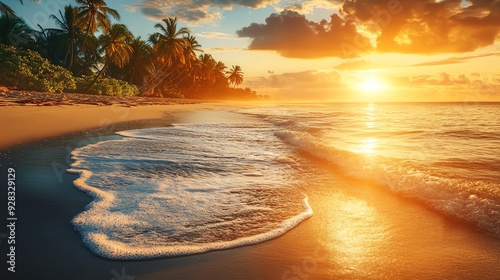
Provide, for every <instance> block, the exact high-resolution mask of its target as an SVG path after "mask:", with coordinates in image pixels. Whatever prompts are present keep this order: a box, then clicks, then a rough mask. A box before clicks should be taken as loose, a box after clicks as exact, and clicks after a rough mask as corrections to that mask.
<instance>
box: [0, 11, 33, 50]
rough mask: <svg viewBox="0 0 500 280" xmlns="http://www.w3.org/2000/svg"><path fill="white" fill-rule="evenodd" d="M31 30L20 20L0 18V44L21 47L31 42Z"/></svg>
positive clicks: (7, 17)
mask: <svg viewBox="0 0 500 280" xmlns="http://www.w3.org/2000/svg"><path fill="white" fill-rule="evenodd" d="M32 33H33V30H31V28H29V26H28V25H27V24H26V23H25V22H24V21H23V20H22V19H20V18H18V17H16V16H14V17H11V16H7V15H3V16H0V43H2V44H4V45H11V46H14V47H22V46H26V45H28V44H29V43H30V42H32V41H33V36H32Z"/></svg>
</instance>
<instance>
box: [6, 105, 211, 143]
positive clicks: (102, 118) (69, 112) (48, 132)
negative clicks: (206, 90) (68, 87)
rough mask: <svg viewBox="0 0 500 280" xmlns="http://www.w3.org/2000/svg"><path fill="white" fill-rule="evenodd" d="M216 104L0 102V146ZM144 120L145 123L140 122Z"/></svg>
mask: <svg viewBox="0 0 500 280" xmlns="http://www.w3.org/2000/svg"><path fill="white" fill-rule="evenodd" d="M213 107H216V103H193V104H173V105H141V106H135V107H123V106H119V105H110V106H93V105H69V106H68V105H65V106H54V107H45V106H42V107H40V106H0V122H1V123H2V124H3V135H2V137H1V139H0V150H5V149H8V148H13V147H15V146H19V145H23V144H27V143H30V142H36V141H40V140H44V139H50V138H53V137H58V136H63V135H71V134H75V135H87V134H88V131H97V132H99V133H101V134H102V133H109V132H110V131H112V132H114V131H116V130H117V129H118V130H119V129H122V128H124V129H125V128H127V127H134V126H141V125H144V126H161V123H162V122H165V121H168V120H169V119H172V118H173V116H174V115H173V113H175V112H181V111H192V110H203V109H211V108H213ZM141 123H142V124H141Z"/></svg>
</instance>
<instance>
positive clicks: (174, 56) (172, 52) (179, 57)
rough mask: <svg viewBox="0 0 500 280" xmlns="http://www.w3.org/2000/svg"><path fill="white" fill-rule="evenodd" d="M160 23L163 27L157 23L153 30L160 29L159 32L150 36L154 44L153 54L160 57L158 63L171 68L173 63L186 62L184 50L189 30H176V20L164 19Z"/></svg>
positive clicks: (182, 28) (183, 28)
mask: <svg viewBox="0 0 500 280" xmlns="http://www.w3.org/2000/svg"><path fill="white" fill-rule="evenodd" d="M162 21H163V22H164V23H165V26H163V25H162V24H160V23H157V24H156V25H155V28H158V29H160V32H156V33H154V34H153V35H152V36H151V37H152V41H154V42H155V44H154V45H153V50H154V52H155V53H156V54H157V55H158V56H159V57H160V61H161V62H162V63H164V64H166V65H167V66H171V65H172V64H173V63H174V62H179V63H180V64H184V63H185V61H186V58H185V56H184V48H185V47H186V45H187V44H188V43H189V42H188V40H187V39H186V38H187V37H188V36H189V33H190V31H189V29H187V28H186V27H181V28H180V29H177V18H165V19H163V20H162Z"/></svg>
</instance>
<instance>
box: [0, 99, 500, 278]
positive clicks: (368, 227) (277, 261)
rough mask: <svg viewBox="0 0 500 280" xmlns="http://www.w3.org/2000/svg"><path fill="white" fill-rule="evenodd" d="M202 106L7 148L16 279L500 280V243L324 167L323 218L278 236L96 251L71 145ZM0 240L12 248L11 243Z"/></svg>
mask: <svg viewBox="0 0 500 280" xmlns="http://www.w3.org/2000/svg"><path fill="white" fill-rule="evenodd" d="M201 105H203V106H201ZM201 105H200V106H199V107H198V106H194V107H193V108H186V107H183V106H188V107H189V105H182V106H180V108H179V110H177V111H168V110H167V109H168V108H170V107H169V106H160V107H159V108H158V110H159V111H156V110H154V111H155V112H154V113H155V114H156V113H160V114H163V113H165V111H168V112H169V114H168V116H167V117H165V118H160V119H154V118H153V119H143V120H142V121H141V120H140V119H137V120H135V121H131V122H125V123H121V124H122V125H124V126H123V127H119V126H118V124H119V123H112V124H111V125H110V126H108V127H106V128H107V129H106V128H101V129H93V130H79V131H78V132H71V133H70V134H62V135H59V136H52V137H50V138H48V140H38V141H35V142H25V144H23V145H18V146H15V147H14V148H12V149H9V150H7V152H8V153H9V158H7V157H6V158H5V159H4V162H2V163H3V164H2V165H3V166H7V164H4V163H7V162H9V163H10V164H13V165H14V166H15V168H16V171H17V173H18V175H19V181H18V183H19V185H20V186H22V187H20V188H19V189H18V192H19V196H18V200H19V203H20V206H19V211H20V213H19V217H20V218H22V219H20V220H22V221H23V223H21V224H20V225H19V228H18V237H17V238H18V240H19V241H20V242H21V241H22V243H23V245H19V247H20V248H19V251H18V254H19V264H18V265H19V267H20V268H21V267H25V269H22V270H21V271H20V273H19V274H16V275H15V276H16V278H13V279H29V278H30V277H31V278H34V277H35V276H36V277H40V276H41V275H43V276H44V278H50V277H52V279H111V278H113V277H115V278H116V275H123V274H126V275H130V276H136V279H144V280H148V279H199V278H203V279H223V278H228V279H294V277H295V278H297V279H331V278H334V279H337V278H338V279H373V278H372V276H373V275H370V274H363V273H362V272H363V271H366V270H368V271H370V270H371V271H373V272H374V273H375V274H374V275H385V276H386V278H391V279H399V278H401V279H402V278H410V279H428V278H440V279H495V277H496V276H497V275H498V274H499V273H500V264H498V262H497V261H496V260H498V259H500V252H499V251H498V248H500V240H498V239H495V238H492V237H489V236H487V235H485V234H484V233H481V232H476V231H474V230H473V229H471V228H470V227H468V226H466V225H463V224H461V223H459V222H456V221H453V220H451V219H449V218H447V217H443V216H442V215H440V214H438V213H436V212H434V211H432V210H430V209H428V208H427V207H425V206H424V205H422V204H421V203H418V202H416V201H413V200H411V199H408V198H403V197H400V196H398V195H396V194H394V193H389V192H387V191H384V190H383V189H382V188H380V187H379V186H375V185H372V184H370V183H369V182H363V181H360V180H354V179H350V178H346V177H344V176H342V174H340V173H339V172H338V171H337V170H335V169H332V168H331V167H328V166H323V165H321V164H314V166H313V168H317V169H318V173H325V175H321V176H319V177H318V179H315V180H312V181H311V182H309V183H308V185H305V186H304V191H305V193H306V194H307V196H308V198H309V204H310V205H311V207H312V209H313V211H314V214H313V215H312V217H311V218H309V219H307V220H305V221H303V222H301V223H300V224H299V225H298V226H297V227H295V228H294V229H292V230H291V231H288V232H286V233H285V234H284V235H282V236H280V237H278V238H275V239H272V240H268V241H265V242H262V243H258V244H255V245H251V246H243V247H237V248H231V249H226V250H220V251H210V252H207V253H203V254H195V255H188V256H181V257H170V258H161V259H154V260H142V261H110V260H106V259H103V258H99V257H97V256H95V255H93V254H92V253H91V252H90V250H89V249H87V248H86V247H85V246H84V245H83V244H82V239H81V237H80V235H79V233H78V232H76V231H75V230H74V229H73V227H72V226H71V223H70V221H71V219H73V217H74V216H75V215H77V214H78V213H81V212H82V211H84V209H85V207H86V206H87V205H88V204H89V203H90V202H92V198H91V197H89V196H88V195H87V194H86V193H84V192H82V191H80V190H78V189H77V188H75V187H74V186H73V181H74V179H76V178H78V176H77V175H76V174H71V173H67V172H65V170H64V172H63V173H60V177H58V176H57V173H54V170H53V168H52V167H53V163H54V162H56V163H60V164H61V165H62V166H63V167H64V166H66V165H67V164H68V160H69V158H68V153H69V152H71V150H68V149H67V147H73V148H76V147H78V146H79V145H81V144H82V143H84V144H89V143H91V142H92V141H102V140H107V139H113V138H116V137H120V136H118V135H114V134H113V133H114V132H116V131H118V130H123V128H125V129H135V128H143V127H144V125H150V126H166V125H170V124H171V123H172V120H174V118H175V117H179V115H180V113H181V112H184V111H191V112H194V113H197V112H198V111H199V110H201V109H207V110H210V109H217V108H221V107H223V106H220V104H216V105H214V104H201ZM20 108H21V109H25V108H24V107H20ZM74 108H79V106H77V107H74ZM92 108H94V109H95V107H92ZM97 108H104V109H105V108H110V107H97ZM146 108H148V106H146ZM183 108H184V109H186V110H184V109H183ZM82 109H83V108H82ZM215 112H217V110H215ZM103 114H104V115H105V116H107V115H106V114H109V112H107V111H106V113H103ZM187 114H188V115H190V114H191V115H192V113H187ZM139 115H140V114H139ZM139 115H138V116H139ZM2 116H3V115H2ZM101 116H102V115H101ZM108 117H109V116H108ZM198 117H200V116H198ZM86 120H87V119H86ZM54 137H55V138H54ZM80 137H81V138H80ZM1 172H5V170H2V171H1ZM2 215H3V211H2ZM33 232H34V233H36V234H33ZM384 232H385V233H384ZM0 245H1V248H4V243H2V244H0ZM21 246H22V247H21ZM68 252H71V253H68ZM352 256H355V257H356V258H353V257H352ZM4 257H5V256H3V257H2V258H4ZM28 265H29V268H30V271H28V269H27V267H28ZM17 277H20V278H17ZM377 279H378V278H377Z"/></svg>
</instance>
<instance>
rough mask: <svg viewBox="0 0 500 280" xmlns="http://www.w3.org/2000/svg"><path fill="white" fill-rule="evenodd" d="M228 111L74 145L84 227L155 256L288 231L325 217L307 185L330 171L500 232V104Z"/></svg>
mask: <svg viewBox="0 0 500 280" xmlns="http://www.w3.org/2000/svg"><path fill="white" fill-rule="evenodd" d="M227 110H229V111H230V112H228V113H227V114H225V115H224V116H225V117H224V118H217V117H213V118H211V117H206V118H204V119H202V120H199V119H198V121H192V120H191V121H189V122H183V121H182V120H179V122H177V123H174V124H173V125H172V126H168V127H158V128H146V129H138V130H129V131H122V132H119V133H118V134H119V135H120V136H121V137H122V138H121V139H116V140H107V141H102V142H99V143H97V144H91V145H87V146H84V147H81V148H78V149H76V150H74V151H73V153H72V155H73V160H74V163H73V164H72V166H71V169H69V171H70V172H74V173H78V174H80V176H79V178H78V179H77V180H76V181H75V182H74V183H75V185H76V186H77V188H79V189H81V190H83V191H86V192H87V193H88V194H90V195H91V196H92V197H93V198H94V201H93V202H92V203H91V204H89V205H88V206H87V208H86V209H85V211H83V212H82V213H80V214H78V215H77V216H76V217H75V218H74V219H73V220H72V224H73V226H74V227H75V229H76V230H77V231H78V232H79V233H80V235H81V236H82V238H83V241H84V243H85V245H86V246H87V247H88V248H89V249H90V250H91V251H92V252H93V253H95V254H97V255H99V256H101V257H105V258H109V259H150V258H159V257H169V256H180V255H188V254H194V253H201V252H207V251H211V250H218V249H228V248H232V247H236V246H242V245H250V244H255V243H259V242H262V241H265V240H269V239H272V238H275V237H277V236H280V235H282V234H284V233H285V232H287V231H290V230H292V229H293V228H294V227H295V226H297V225H299V224H300V223H301V222H302V221H304V220H306V219H307V218H309V217H311V215H314V214H313V212H314V210H315V209H314V208H312V207H311V206H310V205H309V203H308V195H307V190H306V189H305V188H304V185H309V188H310V187H311V186H310V185H311V182H312V181H314V179H315V178H320V177H321V174H320V173H321V172H326V171H324V170H321V169H318V168H317V166H318V165H323V166H325V165H326V166H328V167H330V168H332V169H335V170H337V172H338V173H339V174H342V176H345V177H349V178H354V179H358V180H366V181H368V182H371V183H373V185H375V186H377V187H379V188H381V189H383V190H384V191H387V192H390V193H394V194H396V195H398V196H402V197H406V198H409V199H412V200H415V201H418V202H419V203H423V204H425V205H426V206H427V207H428V208H430V209H432V210H433V211H435V212H437V213H439V214H440V215H443V216H445V217H447V218H451V219H454V220H457V221H460V222H462V223H464V224H467V225H469V226H470V227H471V230H477V231H480V232H483V233H484V234H485V235H490V236H492V237H496V238H500V157H499V152H498V151H499V150H500V104H499V103H475V104H471V103H308V104H303V103H302V104H280V105H276V104H275V105H266V106H263V105H262V106H253V107H246V108H241V109H234V108H232V109H227ZM205 115H206V116H210V112H208V113H207V112H205ZM312 187H314V186H312ZM329 187H330V188H336V185H335V184H331V185H329ZM352 188H356V186H355V185H353V186H352Z"/></svg>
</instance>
